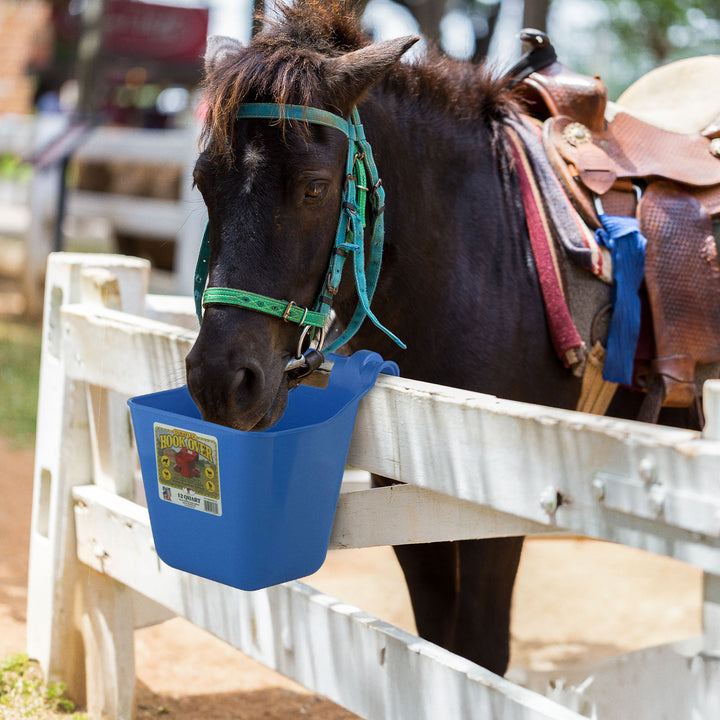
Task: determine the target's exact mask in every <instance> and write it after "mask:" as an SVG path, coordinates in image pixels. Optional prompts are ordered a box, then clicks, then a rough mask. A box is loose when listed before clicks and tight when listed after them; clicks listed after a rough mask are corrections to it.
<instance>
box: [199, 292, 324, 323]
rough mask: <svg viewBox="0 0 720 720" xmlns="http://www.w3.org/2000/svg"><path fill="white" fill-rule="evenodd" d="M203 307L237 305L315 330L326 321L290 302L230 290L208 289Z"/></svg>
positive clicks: (321, 315)
mask: <svg viewBox="0 0 720 720" xmlns="http://www.w3.org/2000/svg"><path fill="white" fill-rule="evenodd" d="M203 305H237V306H238V307H243V308H247V309H248V310H256V311H257V312H263V313H267V314H268V315H275V317H279V318H281V319H282V320H286V321H287V322H294V323H297V324H298V325H311V326H312V327H316V328H323V327H325V321H326V320H327V315H323V314H322V313H318V312H313V311H312V310H309V309H308V308H304V307H300V306H299V305H296V304H295V303H294V302H293V301H292V300H275V299H274V298H269V297H265V295H258V294H257V293H251V292H246V291H244V290H233V289H232V288H208V289H207V290H206V291H205V294H204V295H203Z"/></svg>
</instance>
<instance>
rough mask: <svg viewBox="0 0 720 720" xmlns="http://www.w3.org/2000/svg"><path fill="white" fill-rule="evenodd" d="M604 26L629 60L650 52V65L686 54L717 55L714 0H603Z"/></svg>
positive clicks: (719, 7)
mask: <svg viewBox="0 0 720 720" xmlns="http://www.w3.org/2000/svg"><path fill="white" fill-rule="evenodd" d="M605 2H606V5H607V9H608V13H609V21H608V27H609V29H610V30H611V31H612V32H613V33H614V35H615V36H616V37H617V38H618V40H619V41H620V43H621V45H622V47H623V48H624V51H625V52H626V53H628V54H629V55H630V56H631V57H632V55H633V50H634V49H636V48H637V49H639V50H642V49H645V50H647V51H649V52H650V54H651V56H652V61H653V64H654V65H660V64H662V63H665V62H668V61H669V60H672V59H676V58H678V57H683V56H685V57H686V56H689V55H702V54H705V53H712V52H717V43H718V41H719V40H720V19H719V18H720V2H718V0H710V1H708V0H605Z"/></svg>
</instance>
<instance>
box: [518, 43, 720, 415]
mask: <svg viewBox="0 0 720 720" xmlns="http://www.w3.org/2000/svg"><path fill="white" fill-rule="evenodd" d="M523 40H525V41H526V42H528V43H529V44H530V47H531V49H530V52H529V53H528V55H526V56H525V59H527V58H530V59H531V60H532V56H533V54H534V55H535V56H536V58H539V60H540V62H536V63H535V64H534V65H533V63H532V62H530V63H526V66H525V68H524V70H523V71H522V72H521V73H520V75H521V77H518V86H517V92H518V94H519V95H520V96H521V97H522V98H523V99H524V101H525V102H526V104H527V108H528V111H529V113H530V114H531V115H532V116H533V117H536V118H538V119H540V120H542V121H543V141H544V145H545V150H546V152H547V154H548V156H549V158H550V160H551V162H552V164H553V166H554V168H555V170H556V172H557V175H558V177H559V179H560V181H561V183H562V185H563V186H564V187H565V190H566V191H567V193H568V196H569V197H570V199H571V201H572V203H573V205H574V206H575V208H576V209H577V210H578V212H579V213H580V214H581V216H582V217H583V219H584V220H585V222H586V223H587V224H588V225H589V226H590V227H593V228H599V227H600V226H601V223H600V220H599V218H598V213H597V207H599V206H601V207H602V208H603V212H605V213H608V214H613V215H625V216H633V215H635V216H637V218H638V220H639V223H640V229H641V231H642V233H643V235H645V237H646V238H647V241H648V243H647V249H646V259H645V281H644V282H645V287H646V289H647V296H648V298H649V304H650V310H651V313H652V325H653V328H652V329H653V333H654V344H655V359H654V360H653V362H652V364H651V367H650V380H649V381H648V380H647V379H643V380H641V382H640V384H644V385H646V386H647V387H648V396H650V394H652V395H653V396H654V400H653V403H650V404H651V405H652V404H654V405H655V406H656V411H655V410H653V411H652V413H651V415H656V414H657V412H659V408H660V406H661V405H668V406H676V407H686V406H689V405H691V404H693V403H694V402H695V400H696V383H695V371H696V366H697V365H698V364H699V363H700V364H707V363H718V362H720V265H719V264H718V244H717V241H716V238H715V235H714V233H713V225H715V231H716V232H717V230H718V229H719V228H720V107H718V108H717V110H718V114H717V116H715V117H712V118H711V119H710V120H709V122H708V123H707V126H705V127H703V128H701V129H700V130H698V129H697V128H693V129H692V130H691V131H689V132H678V128H679V124H681V123H679V121H678V119H677V118H674V122H675V124H674V125H673V126H672V128H673V129H666V128H663V127H659V126H658V125H657V124H653V122H652V119H653V118H652V113H650V114H649V115H646V116H645V117H644V118H641V117H640V115H641V114H642V113H641V112H636V109H635V108H634V107H632V105H633V98H632V95H633V93H626V94H625V95H626V96H628V97H626V98H625V99H626V101H627V103H626V104H627V105H629V106H630V107H623V106H621V105H618V104H612V103H608V100H607V89H606V88H605V85H604V84H603V82H602V81H601V80H600V78H598V77H595V78H590V77H587V76H584V75H580V74H578V73H575V72H573V71H571V70H569V69H568V68H566V67H565V66H564V65H562V64H561V63H560V62H558V60H557V58H556V57H555V54H554V51H553V50H552V45H550V43H549V40H548V39H547V36H546V35H544V34H543V33H539V32H536V31H524V34H523ZM712 57H713V58H714V61H715V65H712V62H710V63H705V64H706V65H710V67H709V72H714V73H715V78H716V79H715V82H720V80H718V79H717V78H720V57H714V56H712ZM694 60H695V59H694ZM681 62H688V61H681ZM683 70H684V74H685V76H687V70H688V68H684V69H683ZM511 72H512V71H511ZM654 72H656V76H655V77H654V78H653V82H654V83H655V84H656V85H657V83H658V77H657V71H654ZM665 72H666V74H667V75H669V74H671V73H669V71H665ZM660 74H661V75H662V73H660ZM680 74H681V76H682V75H683V73H680ZM659 80H660V81H662V77H660V78H659ZM684 82H685V84H686V85H687V84H688V83H687V78H685V80H684ZM646 84H647V83H646ZM649 84H650V85H652V84H653V83H649ZM636 95H642V93H636ZM711 96H712V94H710V95H706V96H705V97H706V98H707V97H711ZM619 102H623V97H621V98H620V100H619ZM711 102H712V101H709V102H708V103H707V105H710V104H711ZM695 116H696V117H697V113H696V114H695ZM671 125H672V124H671ZM598 201H599V203H598ZM648 399H650V398H649V397H648ZM648 419H653V418H652V417H650V418H648Z"/></svg>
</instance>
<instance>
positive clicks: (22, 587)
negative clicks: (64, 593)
mask: <svg viewBox="0 0 720 720" xmlns="http://www.w3.org/2000/svg"><path fill="white" fill-rule="evenodd" d="M0 456H1V457H2V458H3V462H2V469H1V470H0V497H2V498H3V502H2V503H1V504H0V658H1V657H4V656H5V655H7V654H9V653H12V652H21V651H24V650H25V620H26V613H25V606H26V600H27V555H28V536H29V525H30V508H31V495H32V487H31V485H32V463H33V456H32V453H30V452H28V451H13V450H10V449H9V448H8V447H7V443H5V442H4V441H3V439H2V438H0ZM309 582H310V584H312V585H314V586H315V587H318V588H319V589H321V590H323V591H325V592H328V593H330V594H332V595H335V596H336V597H340V598H341V599H342V600H344V601H347V602H350V603H352V604H354V605H357V606H359V607H361V608H363V609H364V610H367V611H368V612H371V613H373V614H375V615H378V616H380V617H382V618H383V619H386V620H389V621H390V622H392V623H394V624H396V625H399V626H400V627H403V628H405V629H408V630H412V629H413V623H412V617H411V613H410V608H409V600H408V597H407V593H406V591H405V587H404V584H403V581H402V577H401V575H400V571H399V569H398V567H397V564H396V563H395V560H394V557H393V555H392V551H391V550H390V549H389V548H376V549H367V550H344V551H334V552H331V553H330V554H329V556H328V559H327V561H326V563H325V565H324V566H323V567H322V568H321V570H320V571H319V572H318V573H317V574H316V575H314V576H313V577H312V578H310V579H309ZM700 583H701V574H700V572H699V571H697V570H695V569H694V568H691V567H688V566H686V565H683V564H680V563H677V562H674V561H670V560H666V559H663V558H657V557H654V556H651V555H647V554H645V553H641V552H637V551H632V550H628V549H624V548H617V547H615V546H612V545H609V544H606V543H598V542H591V541H587V540H582V539H577V538H576V539H558V538H555V539H535V540H530V541H528V542H527V543H526V548H525V551H524V555H523V559H522V565H521V569H520V575H519V578H518V582H517V586H516V592H515V600H514V612H513V646H512V660H511V664H512V665H514V666H524V667H532V668H536V669H550V668H552V667H554V666H557V665H561V664H563V663H568V662H573V661H585V660H591V659H593V658H599V657H606V656H610V655H612V654H614V653H618V652H623V651H628V650H632V649H637V648H641V647H647V646H651V645H655V644H659V643H662V642H667V641H670V640H675V639H680V638H682V637H688V636H692V635H695V634H697V633H698V632H699V631H700ZM135 642H136V668H137V708H138V713H137V717H138V720H150V718H156V717H166V718H170V719H172V720H289V719H290V718H293V719H295V718H297V717H299V716H304V717H308V718H311V719H313V720H350V719H351V718H354V717H355V716H354V715H353V714H352V713H349V712H348V711H346V710H344V709H343V708H340V707H338V706H337V705H334V704H333V703H331V702H329V701H327V700H324V699H321V698H319V697H317V696H315V695H313V694H310V693H308V691H307V690H305V689H304V688H302V687H300V686H299V685H296V684H294V683H292V682H290V681H288V680H286V679H284V678H283V677H281V676H280V675H278V674H276V673H274V672H272V671H270V670H267V669H265V668H263V667H262V666H260V665H258V664H257V663H255V662H254V661H252V660H250V659H248V658H247V657H245V656H243V655H242V654H241V653H239V652H237V651H235V650H234V649H232V648H230V647H229V646H227V645H225V644H224V643H222V642H221V641H219V640H217V639H216V638H214V637H211V636H209V635H208V634H206V633H204V632H203V631H200V630H198V629H196V628H195V627H193V626H191V625H190V624H189V623H186V622H185V621H183V620H181V619H174V620H171V621H169V622H166V623H163V624H161V625H158V626H155V627H151V628H146V629H143V630H138V631H137V632H136V636H135Z"/></svg>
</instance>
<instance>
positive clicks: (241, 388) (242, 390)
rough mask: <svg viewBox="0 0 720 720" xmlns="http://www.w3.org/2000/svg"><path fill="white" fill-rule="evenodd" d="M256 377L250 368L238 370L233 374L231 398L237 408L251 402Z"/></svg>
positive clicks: (256, 382) (255, 385) (254, 390)
mask: <svg viewBox="0 0 720 720" xmlns="http://www.w3.org/2000/svg"><path fill="white" fill-rule="evenodd" d="M257 387H258V377H257V374H256V373H255V372H254V371H253V370H252V369H251V368H240V369H239V370H237V372H236V373H235V378H234V381H233V384H232V396H233V397H234V399H235V403H236V405H237V406H238V407H242V406H244V405H246V404H247V403H248V401H252V399H253V396H254V395H255V394H256V392H257Z"/></svg>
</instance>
